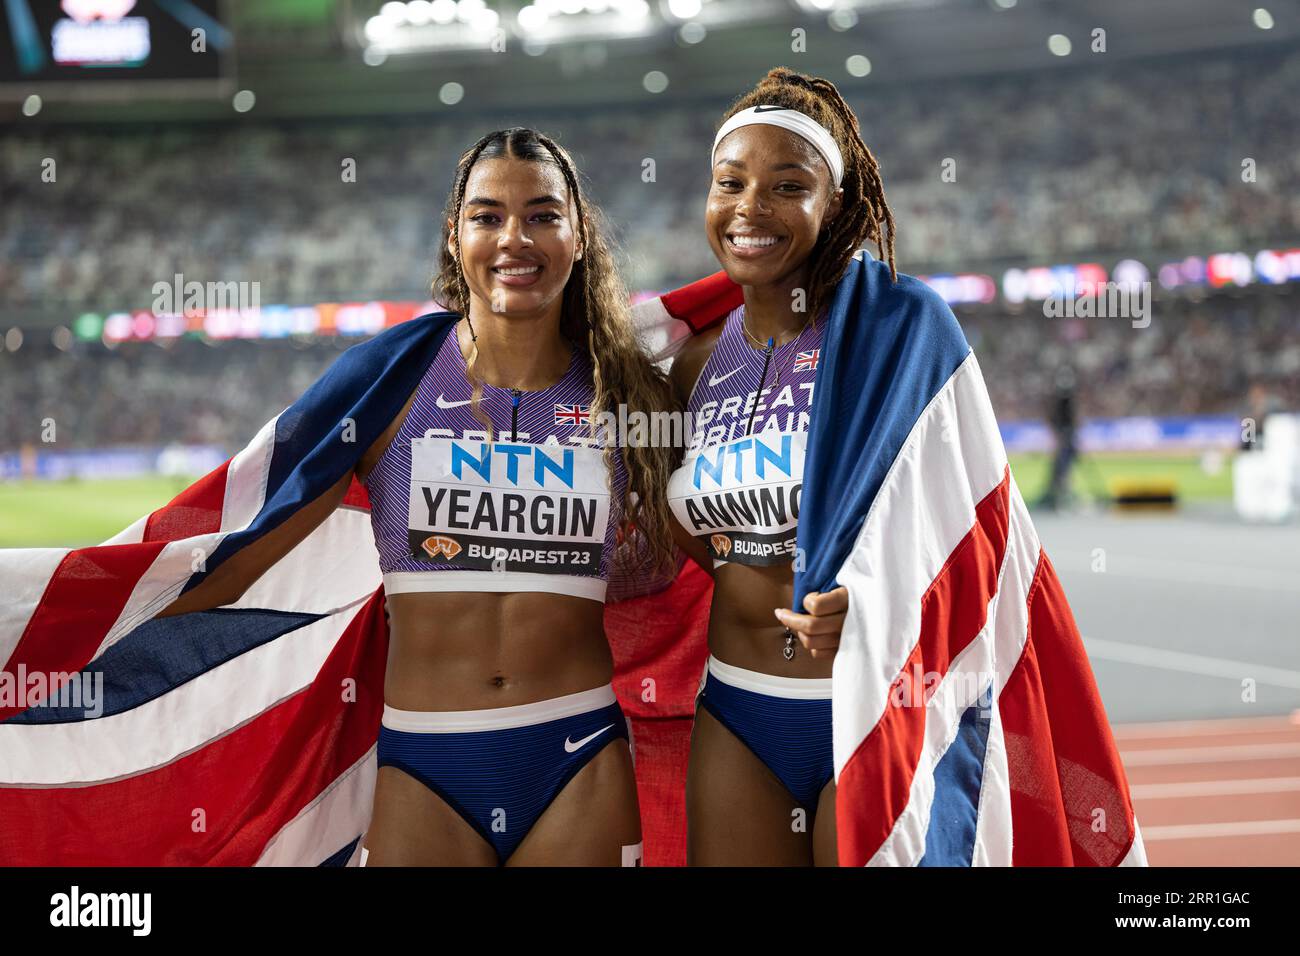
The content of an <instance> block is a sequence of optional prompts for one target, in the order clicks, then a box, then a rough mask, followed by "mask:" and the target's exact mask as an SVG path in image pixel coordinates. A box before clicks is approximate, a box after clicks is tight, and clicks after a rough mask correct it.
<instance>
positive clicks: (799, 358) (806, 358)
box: [794, 349, 822, 372]
mask: <svg viewBox="0 0 1300 956" xmlns="http://www.w3.org/2000/svg"><path fill="white" fill-rule="evenodd" d="M821 357H822V350H821V349H813V350H812V351H811V352H798V353H796V354H795V357H794V370H795V371H796V372H815V371H816V370H817V363H818V362H819V361H821Z"/></svg>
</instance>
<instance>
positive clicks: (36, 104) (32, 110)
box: [23, 93, 41, 116]
mask: <svg viewBox="0 0 1300 956" xmlns="http://www.w3.org/2000/svg"><path fill="white" fill-rule="evenodd" d="M40 111H41V98H40V97H39V96H37V95H36V94H35V93H32V94H31V95H30V96H28V97H27V99H25V100H23V115H24V116H35V115H36V114H37V113H39V112H40Z"/></svg>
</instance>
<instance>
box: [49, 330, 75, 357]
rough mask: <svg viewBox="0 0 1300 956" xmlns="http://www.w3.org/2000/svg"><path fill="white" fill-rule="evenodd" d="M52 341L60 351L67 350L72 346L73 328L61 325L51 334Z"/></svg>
mask: <svg viewBox="0 0 1300 956" xmlns="http://www.w3.org/2000/svg"><path fill="white" fill-rule="evenodd" d="M50 341H51V342H53V343H54V347H55V348H56V349H58V350H59V351H60V352H66V351H67V350H68V349H70V348H71V347H72V330H71V329H70V328H68V327H67V326H66V325H60V326H59V327H58V328H56V329H55V330H54V331H53V332H52V333H51V334H50Z"/></svg>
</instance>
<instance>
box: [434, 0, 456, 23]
mask: <svg viewBox="0 0 1300 956" xmlns="http://www.w3.org/2000/svg"><path fill="white" fill-rule="evenodd" d="M430 12H431V13H432V14H433V22H434V23H437V24H440V25H442V26H446V25H447V24H448V23H451V21H452V20H455V19H456V0H433V6H432V7H431V8H430Z"/></svg>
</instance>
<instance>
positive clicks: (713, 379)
mask: <svg viewBox="0 0 1300 956" xmlns="http://www.w3.org/2000/svg"><path fill="white" fill-rule="evenodd" d="M744 367H745V366H743V365H741V366H739V367H737V368H733V369H732V370H731V371H730V372H728V373H727V374H726V375H712V374H710V375H709V388H712V387H713V386H715V385H717V384H718V383H719V382H725V381H726V380H727V379H729V378H731V376H733V375H735V374H736V373H737V372H739V371H740V370H741V369H742V368H744Z"/></svg>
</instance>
